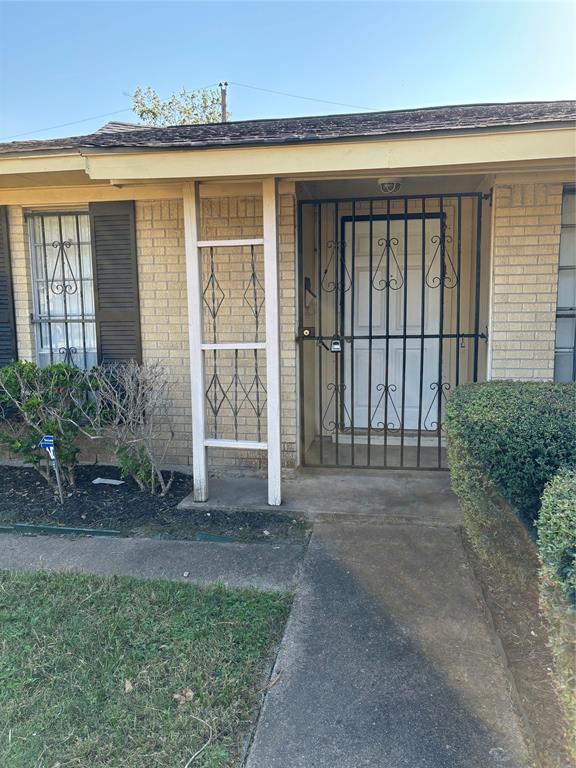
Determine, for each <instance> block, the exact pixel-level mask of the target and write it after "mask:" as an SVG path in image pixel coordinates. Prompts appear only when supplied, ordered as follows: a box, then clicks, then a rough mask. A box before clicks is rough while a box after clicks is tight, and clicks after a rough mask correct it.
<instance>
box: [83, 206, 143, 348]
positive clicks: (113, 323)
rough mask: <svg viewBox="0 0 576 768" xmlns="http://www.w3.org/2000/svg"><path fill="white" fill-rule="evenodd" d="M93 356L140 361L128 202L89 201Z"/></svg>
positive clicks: (132, 215)
mask: <svg viewBox="0 0 576 768" xmlns="http://www.w3.org/2000/svg"><path fill="white" fill-rule="evenodd" d="M90 231H91V237H92V258H93V261H94V293H95V300H96V339H97V344H98V360H99V361H100V362H112V361H121V360H137V361H138V362H142V342H141V336H140V301H139V297H138V265H137V261H136V220H135V212H134V202H133V201H132V200H126V201H120V202H114V203H91V204H90Z"/></svg>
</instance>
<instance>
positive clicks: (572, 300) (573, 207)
mask: <svg viewBox="0 0 576 768" xmlns="http://www.w3.org/2000/svg"><path fill="white" fill-rule="evenodd" d="M575 379H576V188H569V189H565V190H564V196H563V198H562V227H561V230H560V265H559V268H558V308H557V312H556V357H555V365H554V380H555V381H574V380H575Z"/></svg>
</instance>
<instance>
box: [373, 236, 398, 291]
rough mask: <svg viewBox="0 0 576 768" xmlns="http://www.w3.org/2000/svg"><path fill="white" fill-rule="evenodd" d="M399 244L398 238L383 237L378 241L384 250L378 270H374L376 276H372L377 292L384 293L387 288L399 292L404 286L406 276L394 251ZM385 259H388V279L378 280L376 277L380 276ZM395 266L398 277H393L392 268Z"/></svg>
mask: <svg viewBox="0 0 576 768" xmlns="http://www.w3.org/2000/svg"><path fill="white" fill-rule="evenodd" d="M398 244H399V241H398V238H397V237H391V238H385V237H381V238H380V239H379V240H378V245H379V247H380V248H382V252H381V254H380V258H379V260H378V264H377V265H376V269H375V270H374V274H373V275H371V283H372V287H373V288H374V290H375V291H384V290H386V288H389V289H390V290H392V291H398V290H400V288H402V286H403V285H404V275H403V274H402V268H401V267H400V264H399V263H398V259H397V258H396V252H395V250H394V248H395V247H397V246H398ZM385 258H386V261H385V264H386V278H385V279H380V280H377V279H376V276H377V275H378V272H379V271H380V266H381V264H382V262H383V261H384V259H385ZM393 265H395V271H396V272H397V273H398V277H392V276H391V272H390V267H391V266H393Z"/></svg>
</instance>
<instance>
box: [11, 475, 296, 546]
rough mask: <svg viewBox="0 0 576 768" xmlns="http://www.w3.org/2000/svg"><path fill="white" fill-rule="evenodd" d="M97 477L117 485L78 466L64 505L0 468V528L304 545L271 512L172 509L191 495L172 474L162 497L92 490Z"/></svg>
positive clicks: (291, 522) (292, 524) (40, 484)
mask: <svg viewBox="0 0 576 768" xmlns="http://www.w3.org/2000/svg"><path fill="white" fill-rule="evenodd" d="M97 477H103V478H114V479H121V478H120V473H119V471H118V469H117V468H116V467H111V466H98V465H89V466H80V467H78V468H77V472H76V482H77V489H76V492H75V493H71V494H70V495H69V496H68V497H67V498H66V500H65V502H64V504H63V505H62V504H60V501H59V500H58V499H57V498H56V497H55V496H54V492H53V490H52V489H51V488H50V487H49V486H48V485H47V483H46V481H45V480H44V479H43V478H42V477H40V475H39V474H38V472H36V471H35V470H34V469H31V468H29V467H13V466H0V525H13V524H14V523H32V524H35V525H55V526H56V525H59V526H69V527H77V528H99V529H114V530H119V531H121V532H122V534H123V535H126V536H145V537H149V538H175V539H194V538H196V535H197V534H198V533H199V532H203V533H208V534H216V535H219V536H229V537H232V538H238V539H240V540H242V541H279V540H281V541H304V540H305V539H306V538H307V534H308V531H307V526H306V524H305V523H303V522H302V521H300V520H295V519H292V518H291V517H289V516H287V515H284V514H281V513H275V512H214V511H211V512H203V511H196V510H178V509H177V508H176V507H177V505H178V504H179V503H180V501H182V499H183V498H184V497H185V496H187V495H188V494H189V493H191V491H192V478H191V477H190V476H189V475H184V474H180V473H176V474H175V477H174V482H173V484H172V487H171V489H170V491H169V492H168V493H167V494H166V496H164V497H160V496H151V495H150V494H148V493H143V492H142V491H140V489H139V488H138V486H137V485H136V483H134V482H133V481H132V480H127V481H126V482H125V483H124V484H123V485H117V486H111V485H93V484H92V480H94V479H95V478H97Z"/></svg>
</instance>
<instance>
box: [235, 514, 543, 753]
mask: <svg viewBox="0 0 576 768" xmlns="http://www.w3.org/2000/svg"><path fill="white" fill-rule="evenodd" d="M274 674H275V675H279V677H278V680H277V682H276V684H275V685H274V686H273V687H272V688H271V689H270V690H269V692H268V693H267V695H266V698H265V701H264V706H263V709H262V712H261V715H260V719H259V722H258V725H257V728H256V732H255V736H254V740H253V743H252V748H251V750H250V753H249V757H248V759H247V763H246V768H490V766H492V765H493V766H499V765H503V766H506V768H525V767H526V766H530V765H531V761H530V759H529V757H528V754H527V750H526V747H525V744H524V739H523V735H522V731H521V727H520V721H519V719H518V717H517V715H516V714H515V711H514V705H513V694H512V693H511V690H512V686H511V683H510V680H509V678H508V676H507V672H506V669H505V665H504V661H503V658H502V656H501V655H500V653H499V647H498V644H497V640H496V638H495V635H494V633H493V631H492V628H491V625H490V623H489V621H488V619H487V616H486V614H485V608H484V603H483V600H482V598H481V595H480V594H479V591H478V587H477V584H476V582H475V579H474V576H473V573H472V572H471V569H470V566H469V565H468V562H467V559H466V556H465V552H464V549H463V546H462V542H461V539H460V533H459V531H458V530H457V529H455V528H452V527H449V526H444V527H442V526H439V525H435V526H429V525H426V524H422V525H415V524H413V523H412V524H390V523H387V522H385V521H383V520H382V519H381V518H380V519H377V518H372V519H371V520H370V519H369V518H363V519H362V520H361V521H358V522H355V523H350V522H348V521H346V520H343V519H339V518H338V517H334V518H332V520H328V519H325V520H323V521H322V522H317V523H316V525H315V528H314V535H313V537H312V541H311V543H310V546H309V549H308V553H307V555H306V559H305V563H304V570H303V577H302V581H301V583H300V587H299V589H298V592H297V596H296V600H295V604H294V607H293V610H292V614H291V617H290V620H289V624H288V627H287V631H286V634H285V636H284V640H283V642H282V646H281V650H280V654H279V656H278V659H277V663H276V666H275V671H274Z"/></svg>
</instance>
